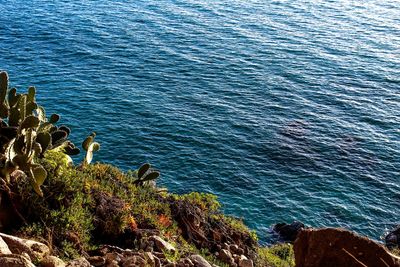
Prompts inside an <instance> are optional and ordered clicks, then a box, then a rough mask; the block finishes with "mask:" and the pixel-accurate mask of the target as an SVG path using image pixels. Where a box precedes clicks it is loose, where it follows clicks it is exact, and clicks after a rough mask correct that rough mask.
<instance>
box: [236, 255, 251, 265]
mask: <svg viewBox="0 0 400 267" xmlns="http://www.w3.org/2000/svg"><path fill="white" fill-rule="evenodd" d="M238 263H239V267H253V261H252V260H250V259H248V258H246V256H244V255H241V256H240V258H239V262H238Z"/></svg>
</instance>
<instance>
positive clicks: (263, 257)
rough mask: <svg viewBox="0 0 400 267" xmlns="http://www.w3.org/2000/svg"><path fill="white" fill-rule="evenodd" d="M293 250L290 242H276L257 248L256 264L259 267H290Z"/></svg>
mask: <svg viewBox="0 0 400 267" xmlns="http://www.w3.org/2000/svg"><path fill="white" fill-rule="evenodd" d="M294 265H295V263H294V252H293V246H292V245H291V244H278V245H274V246H271V247H262V248H261V247H260V248H259V249H258V259H257V266H259V267H265V266H270V267H292V266H294Z"/></svg>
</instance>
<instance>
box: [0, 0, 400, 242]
mask: <svg viewBox="0 0 400 267" xmlns="http://www.w3.org/2000/svg"><path fill="white" fill-rule="evenodd" d="M0 13H1V14H2V16H1V17H0V69H4V70H7V71H8V72H9V75H10V79H11V85H12V86H16V87H18V88H19V89H23V90H26V88H27V87H28V86H29V85H35V86H36V87H37V88H38V92H39V95H38V100H39V101H40V102H41V103H42V104H43V105H44V106H45V107H46V108H47V110H48V112H49V113H53V112H57V113H60V114H61V115H62V122H63V123H65V124H67V125H69V126H71V128H72V131H73V132H72V138H73V140H74V141H75V142H76V143H79V142H80V140H82V139H83V138H84V137H85V136H86V135H87V134H89V133H90V132H91V131H93V130H95V131H96V132H97V133H98V135H97V138H98V140H99V141H100V142H101V144H102V149H101V151H100V152H99V153H98V154H97V155H96V159H97V160H100V161H105V162H110V163H113V164H116V165H118V166H120V167H121V168H123V169H125V170H126V169H132V168H136V167H137V166H138V165H140V164H141V163H143V162H146V161H150V162H152V163H153V165H154V166H156V167H157V168H158V169H160V170H161V172H162V177H161V179H160V181H159V182H160V183H161V184H162V185H166V186H168V187H169V188H170V190H171V191H173V192H179V193H185V192H189V191H191V190H196V191H206V192H211V193H215V194H217V195H218V196H219V197H220V200H221V201H222V203H223V204H224V205H223V209H224V211H225V212H227V213H229V214H232V215H235V216H238V217H244V218H245V220H246V223H247V224H248V225H249V226H251V227H253V228H255V229H257V230H258V232H259V234H260V236H261V239H262V240H264V241H265V240H267V239H268V236H269V235H270V233H269V229H270V226H271V225H272V224H274V223H276V222H280V221H285V222H290V221H292V220H300V221H304V222H305V223H306V224H308V225H311V226H335V227H338V226H341V227H347V228H350V229H353V230H356V231H358V232H359V233H362V234H365V235H369V236H370V237H372V238H375V239H379V238H380V236H382V234H383V232H384V231H387V230H388V229H390V228H392V226H393V225H395V224H397V223H398V222H399V221H400V218H399V216H398V214H397V212H396V210H398V208H399V206H400V205H399V201H398V198H399V195H400V186H399V185H398V181H397V180H398V176H399V173H400V171H399V170H400V161H399V159H400V154H399V153H400V152H399V151H400V132H399V130H398V129H399V126H400V119H399V118H400V94H399V92H400V90H399V89H400V83H399V81H400V72H399V70H398V65H399V63H400V60H399V58H398V51H400V38H399V36H400V28H399V27H398V25H399V19H398V18H400V8H399V7H398V5H397V4H396V2H395V1H390V0H385V1H383V2H382V1H376V0H368V1H366V2H363V4H358V3H355V2H354V3H349V2H346V1H317V2H315V1H300V2H287V1H283V2H282V1H257V0H256V1H247V2H243V1H219V2H215V1H214V2H213V1H208V0H204V1H191V0H190V1H187V0H185V1H180V0H174V1H172V0H171V1H170V0H166V1H158V2H155V1H135V2H133V3H126V2H122V1H113V2H112V3H111V2H109V1H101V0H100V1H97V2H96V3H95V4H94V3H91V2H80V3H76V2H73V1H46V0H44V1H28V2H26V1H25V2H23V3H22V2H18V1H3V2H2V3H1V4H0ZM75 160H76V161H79V160H80V158H76V159H75Z"/></svg>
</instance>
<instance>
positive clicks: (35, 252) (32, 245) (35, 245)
mask: <svg viewBox="0 0 400 267" xmlns="http://www.w3.org/2000/svg"><path fill="white" fill-rule="evenodd" d="M0 237H1V238H2V239H3V240H4V242H5V243H6V244H7V246H8V248H9V249H10V250H11V252H12V253H14V254H22V253H26V254H28V255H29V257H30V258H31V259H32V260H33V261H41V260H42V259H43V258H44V257H46V256H47V255H49V254H50V249H49V247H48V246H46V245H45V244H43V243H40V242H37V241H34V240H29V239H23V238H19V237H16V236H12V235H7V234H3V233H0Z"/></svg>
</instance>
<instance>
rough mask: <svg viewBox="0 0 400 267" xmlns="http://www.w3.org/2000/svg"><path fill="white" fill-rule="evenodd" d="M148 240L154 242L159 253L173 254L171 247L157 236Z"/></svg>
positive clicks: (173, 250) (173, 248) (173, 249)
mask: <svg viewBox="0 0 400 267" xmlns="http://www.w3.org/2000/svg"><path fill="white" fill-rule="evenodd" d="M149 240H150V241H153V242H154V244H155V246H156V247H157V249H158V250H159V251H168V252H170V253H174V252H175V251H176V249H175V247H174V246H173V245H171V244H170V243H168V242H167V241H165V240H164V239H162V238H161V237H159V236H156V235H153V236H151V237H150V238H149Z"/></svg>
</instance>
